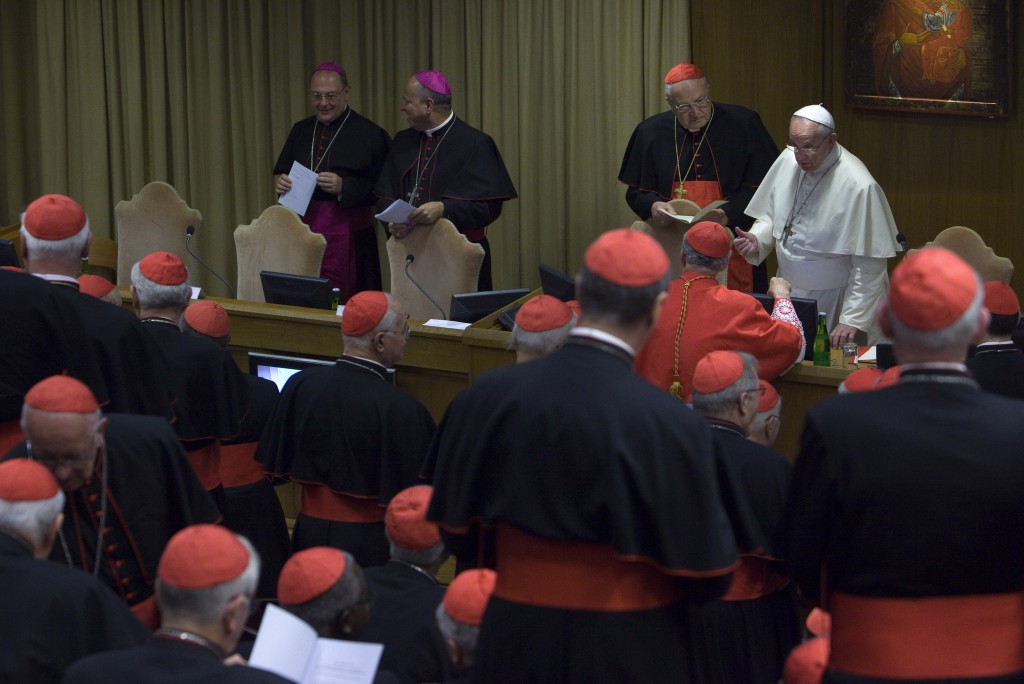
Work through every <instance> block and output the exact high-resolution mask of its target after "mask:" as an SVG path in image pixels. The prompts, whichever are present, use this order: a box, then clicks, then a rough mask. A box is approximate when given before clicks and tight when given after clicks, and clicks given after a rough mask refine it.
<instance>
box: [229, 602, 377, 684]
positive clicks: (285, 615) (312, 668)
mask: <svg viewBox="0 0 1024 684" xmlns="http://www.w3.org/2000/svg"><path fill="white" fill-rule="evenodd" d="M383 652H384V645H383V644H364V643H360V642H357V641H342V640H340V639H325V638H321V637H318V636H317V635H316V631H315V630H314V629H313V628H312V627H310V626H309V625H307V624H306V623H305V622H303V621H302V620H300V619H299V618H297V617H295V616H294V615H292V614H291V613H289V612H288V611H286V610H284V609H283V608H278V607H277V606H274V605H270V606H267V611H266V612H265V613H264V614H263V621H262V622H261V623H260V631H259V633H258V634H257V635H256V643H255V644H253V647H252V656H250V658H249V666H250V667H258V668H260V669H261V670H269V671H270V672H273V673H275V674H278V675H281V676H282V677H286V678H288V679H290V680H292V681H293V682H299V684H372V682H373V678H374V676H375V675H376V673H377V666H378V664H379V663H380V656H381V653H383Z"/></svg>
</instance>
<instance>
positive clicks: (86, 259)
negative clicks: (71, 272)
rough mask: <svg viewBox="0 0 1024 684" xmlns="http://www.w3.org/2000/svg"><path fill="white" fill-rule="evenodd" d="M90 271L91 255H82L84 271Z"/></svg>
mask: <svg viewBox="0 0 1024 684" xmlns="http://www.w3.org/2000/svg"><path fill="white" fill-rule="evenodd" d="M88 272H89V257H82V273H88Z"/></svg>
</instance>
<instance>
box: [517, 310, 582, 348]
mask: <svg viewBox="0 0 1024 684" xmlns="http://www.w3.org/2000/svg"><path fill="white" fill-rule="evenodd" d="M575 327H576V312H575V311H574V312H573V314H572V316H571V317H570V318H569V321H568V322H567V323H566V324H565V325H562V326H559V327H557V328H552V329H551V330H544V331H541V332H530V331H529V330H523V329H522V328H520V327H519V325H518V324H516V325H514V326H513V327H512V336H511V337H510V338H509V345H508V346H509V349H515V350H516V351H521V352H526V353H528V354H538V355H544V354H550V353H551V352H553V351H555V350H556V349H558V348H559V347H561V346H562V345H563V344H565V338H566V337H568V336H569V331H570V330H572V329H573V328H575Z"/></svg>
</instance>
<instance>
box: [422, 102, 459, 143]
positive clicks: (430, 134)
mask: <svg viewBox="0 0 1024 684" xmlns="http://www.w3.org/2000/svg"><path fill="white" fill-rule="evenodd" d="M454 118H455V110H454V109H453V110H452V113H451V114H449V115H448V118H447V119H445V120H444V123H442V124H441V125H440V126H434V127H433V128H431V129H430V130H429V131H423V132H424V133H426V134H427V137H428V138H433V137H434V134H435V133H437V132H438V131H439V130H441V129H442V128H444V127H445V126H447V125H448V124H450V123H451V122H452V120H453V119H454Z"/></svg>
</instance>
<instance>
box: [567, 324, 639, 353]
mask: <svg viewBox="0 0 1024 684" xmlns="http://www.w3.org/2000/svg"><path fill="white" fill-rule="evenodd" d="M569 335H570V336H573V337H589V338H590V339H592V340H598V341H600V342H604V343H605V344H610V345H611V346H613V347H618V348H619V349H621V350H622V351H624V352H626V353H627V354H629V355H630V356H631V357H635V356H636V350H635V349H633V347H631V346H629V344H627V343H626V342H625V341H623V340H622V339H620V338H618V337H616V336H615V335H612V334H611V333H606V332H605V331H604V330H598V329H597V328H588V327H586V326H577V327H575V328H573V329H572V330H570V331H569Z"/></svg>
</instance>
